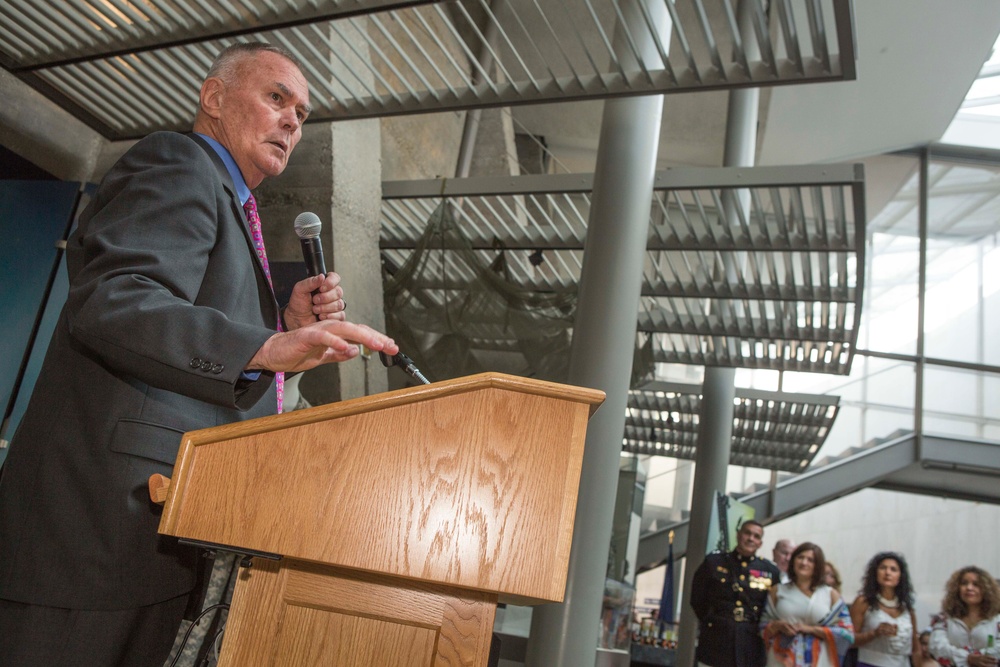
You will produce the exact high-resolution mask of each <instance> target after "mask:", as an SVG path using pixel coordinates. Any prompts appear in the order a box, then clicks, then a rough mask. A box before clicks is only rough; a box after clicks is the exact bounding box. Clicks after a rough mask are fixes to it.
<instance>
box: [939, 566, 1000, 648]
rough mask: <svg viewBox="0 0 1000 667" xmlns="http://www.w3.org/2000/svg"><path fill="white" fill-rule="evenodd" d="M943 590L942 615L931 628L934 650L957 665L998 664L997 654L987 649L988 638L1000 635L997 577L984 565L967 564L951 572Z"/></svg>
mask: <svg viewBox="0 0 1000 667" xmlns="http://www.w3.org/2000/svg"><path fill="white" fill-rule="evenodd" d="M944 590H945V595H944V600H942V601H941V611H942V616H941V618H940V619H938V621H937V622H935V623H934V629H933V630H932V631H931V653H933V654H934V657H935V658H937V659H938V660H947V661H949V662H951V663H952V664H953V665H955V667H996V664H997V657H996V653H993V654H992V655H990V654H988V653H987V652H986V648H987V645H988V642H989V638H990V637H994V638H996V637H997V636H998V634H1000V586H997V582H996V580H995V579H993V577H991V576H990V574H989V572H986V571H985V570H983V569H982V568H979V567H976V566H974V565H968V566H966V567H963V568H962V569H960V570H958V571H957V572H955V573H954V574H952V575H951V577H950V578H949V579H948V583H947V584H945V587H944ZM994 651H996V649H994Z"/></svg>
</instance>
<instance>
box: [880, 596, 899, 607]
mask: <svg viewBox="0 0 1000 667" xmlns="http://www.w3.org/2000/svg"><path fill="white" fill-rule="evenodd" d="M875 597H876V598H878V603H879V604H880V605H882V606H883V607H888V608H889V609H895V608H896V607H898V606H899V599H898V598H893V599H891V600H887V599H885V598H884V597H882V594H881V593H876V594H875Z"/></svg>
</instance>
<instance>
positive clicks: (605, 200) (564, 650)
mask: <svg viewBox="0 0 1000 667" xmlns="http://www.w3.org/2000/svg"><path fill="white" fill-rule="evenodd" d="M648 5H649V11H650V13H651V14H652V15H653V17H654V19H655V20H656V21H657V23H658V25H660V26H661V28H662V29H661V34H662V35H663V36H664V39H666V36H667V35H669V29H670V25H669V18H668V16H667V15H666V10H665V9H664V6H663V4H662V3H656V2H649V3H648ZM622 10H623V12H626V20H627V21H628V22H629V25H644V22H643V19H642V16H641V14H640V10H639V8H638V6H637V5H635V4H632V3H627V4H625V5H623V6H622ZM616 32H617V33H618V34H616V38H615V44H618V45H624V44H625V42H624V40H623V39H622V35H621V34H620V33H621V30H620V27H619V29H618V31H616ZM646 33H647V31H646V30H635V31H633V32H632V34H633V36H634V37H637V36H639V35H645V34H646ZM646 39H647V40H648V41H649V43H648V44H639V45H638V46H639V49H640V53H644V54H649V56H650V60H652V61H656V59H657V56H655V55H654V53H655V51H653V48H654V45H653V44H652V40H651V38H648V37H647V38H646ZM626 50H627V47H626V48H625V49H620V50H619V52H620V53H624V52H625V51H626ZM633 66H634V65H633ZM662 112H663V97H662V96H651V97H636V98H628V99H618V100H609V101H607V102H605V105H604V116H603V119H602V124H601V139H600V145H599V147H598V151H597V170H596V172H595V174H594V191H593V197H592V200H591V209H590V220H589V222H588V226H587V241H586V245H585V248H584V261H583V270H582V273H581V276H580V297H579V304H578V306H577V314H576V321H575V323H574V330H573V348H572V354H571V358H570V372H569V382H570V384H576V385H583V386H587V387H596V388H599V389H603V390H604V391H605V392H606V393H607V400H606V401H605V403H604V405H603V406H602V407H601V409H600V410H598V411H597V413H596V414H595V415H594V417H593V418H592V419H591V420H590V426H589V428H588V431H587V442H586V450H585V453H584V460H583V470H582V473H581V479H580V491H579V496H578V500H577V511H576V521H575V524H574V532H573V548H572V552H571V554H570V562H569V579H568V583H567V587H566V598H565V601H564V602H563V603H562V604H554V605H543V606H541V607H537V608H536V609H535V612H534V615H533V618H532V623H531V637H530V639H529V642H528V652H527V660H526V665H528V667H587V666H588V665H593V664H594V662H595V658H596V649H597V639H598V624H599V619H600V614H601V607H602V600H603V596H604V580H605V573H606V571H607V566H608V545H609V542H610V537H611V526H612V521H613V514H614V502H615V495H616V490H617V485H618V463H619V458H620V456H621V445H622V433H623V432H624V428H625V407H626V401H627V397H628V389H629V379H630V378H629V376H630V373H631V368H632V356H633V353H634V350H635V336H636V313H637V311H638V305H639V297H640V290H641V287H642V267H643V264H644V262H645V256H646V239H647V236H648V234H649V211H650V202H651V201H652V193H653V178H654V173H655V168H656V151H657V147H658V144H659V136H660V120H661V116H662Z"/></svg>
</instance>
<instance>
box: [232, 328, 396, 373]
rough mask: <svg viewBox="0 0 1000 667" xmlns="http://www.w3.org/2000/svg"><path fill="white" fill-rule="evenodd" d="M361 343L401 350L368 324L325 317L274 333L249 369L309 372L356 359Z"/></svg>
mask: <svg viewBox="0 0 1000 667" xmlns="http://www.w3.org/2000/svg"><path fill="white" fill-rule="evenodd" d="M358 345H364V346H365V347H367V348H368V349H370V350H374V351H375V352H385V353H386V354H389V355H394V354H396V353H397V352H399V347H398V346H397V345H396V343H395V342H393V340H392V339H391V338H389V337H388V336H386V335H385V334H382V333H379V332H377V331H375V330H374V329H372V328H371V327H369V326H365V325H364V324H354V323H353V322H344V321H340V320H323V321H321V322H313V323H312V324H309V325H306V326H302V327H299V328H297V329H294V330H293V331H287V332H284V333H276V334H274V335H273V336H271V337H270V338H268V339H267V341H266V342H265V343H264V345H263V346H261V348H260V349H259V350H257V353H256V354H255V355H253V358H252V359H251V360H250V362H249V363H248V364H247V365H246V370H261V369H263V370H268V371H274V372H279V371H283V372H287V373H291V372H296V371H307V370H309V369H310V368H315V367H316V366H319V365H321V364H329V363H334V362H340V361H347V360H348V359H353V358H354V357H356V356H358V352H359V348H358Z"/></svg>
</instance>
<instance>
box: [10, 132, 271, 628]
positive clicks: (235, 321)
mask: <svg viewBox="0 0 1000 667" xmlns="http://www.w3.org/2000/svg"><path fill="white" fill-rule="evenodd" d="M66 261H67V266H68V268H69V278H70V292H69V297H68V300H67V303H66V305H65V307H64V308H63V311H62V314H61V316H60V318H59V322H58V325H57V328H56V332H55V335H54V337H53V340H52V343H51V345H50V347H49V350H48V354H47V356H46V358H45V362H44V365H43V368H42V371H41V375H40V377H39V380H38V383H37V385H36V386H37V389H36V390H35V392H34V394H33V396H32V398H31V401H30V404H29V407H28V409H27V412H26V414H25V416H24V419H23V420H22V422H21V425H20V427H19V429H18V431H17V433H16V434H15V436H14V438H13V440H12V443H11V447H10V454H9V457H8V459H7V462H6V465H5V469H4V471H3V476H2V478H0V597H2V598H5V599H8V600H15V601H19V602H29V603H34V604H42V605H47V606H56V607H66V608H77V609H125V608H133V607H138V606H144V605H147V604H152V603H156V602H160V601H163V600H166V599H169V598H172V597H176V596H178V595H181V594H184V593H187V592H189V591H190V590H191V589H192V588H193V587H194V562H195V560H196V559H197V555H196V553H195V551H194V550H193V549H191V548H189V547H178V545H177V544H176V542H175V541H174V540H173V539H171V538H165V537H160V536H158V535H157V532H156V530H157V525H158V523H159V519H160V514H161V509H162V508H160V507H158V506H155V505H153V504H152V503H151V502H150V500H149V497H148V492H147V487H146V483H147V479H148V478H149V476H150V475H151V474H153V473H162V474H164V475H168V476H169V475H170V474H171V470H172V465H173V463H174V459H175V457H176V454H177V449H178V445H179V443H180V437H181V434H182V433H184V432H185V431H190V430H194V429H200V428H206V427H210V426H216V425H219V424H226V423H230V422H234V421H238V420H243V419H248V418H252V417H260V416H264V415H268V414H272V413H273V412H274V410H275V390H274V382H273V378H274V375H273V373H263V374H262V375H261V377H260V379H258V380H257V381H255V382H247V381H246V380H243V381H241V380H240V376H241V371H242V370H243V368H244V367H245V365H246V364H247V363H248V362H249V360H250V359H251V358H252V356H253V355H254V353H255V352H256V351H257V350H258V349H259V348H260V347H261V345H262V344H263V343H264V341H265V340H267V338H268V337H269V336H271V335H272V334H273V333H274V331H275V327H276V323H277V320H278V317H279V311H278V306H277V304H276V303H275V300H274V295H273V293H272V291H271V289H270V287H269V286H268V283H267V280H266V279H265V276H264V273H263V269H262V266H261V264H260V261H259V260H258V259H257V256H256V253H255V252H254V249H253V245H252V240H251V238H250V235H249V231H248V228H247V224H246V218H245V215H244V213H243V208H242V206H241V205H240V202H239V201H238V198H237V196H236V193H235V188H234V186H233V183H232V180H231V178H230V176H229V174H228V172H227V171H226V168H225V165H224V164H223V162H222V161H221V159H219V157H218V155H217V154H216V153H215V152H214V151H213V150H212V149H211V147H209V146H208V145H207V144H206V143H205V142H204V141H203V140H201V139H200V138H198V137H196V136H193V135H183V134H177V133H169V132H159V133H156V134H152V135H150V136H148V137H146V138H145V139H143V140H142V141H140V142H139V143H137V144H136V145H135V146H134V147H133V148H132V149H131V150H129V151H128V153H126V154H125V155H124V156H123V157H122V158H121V160H119V162H118V163H117V164H116V165H115V166H114V167H113V168H112V169H111V171H110V172H109V173H108V174H107V176H106V177H105V178H104V180H103V181H102V182H101V185H100V187H99V188H98V190H97V193H96V195H95V196H94V199H93V201H91V203H90V205H89V206H88V207H87V209H86V210H85V211H84V212H83V214H82V215H81V217H80V221H79V226H78V229H77V230H76V232H75V233H74V234H73V235H72V236H71V238H70V241H69V245H68V248H67V251H66Z"/></svg>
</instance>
